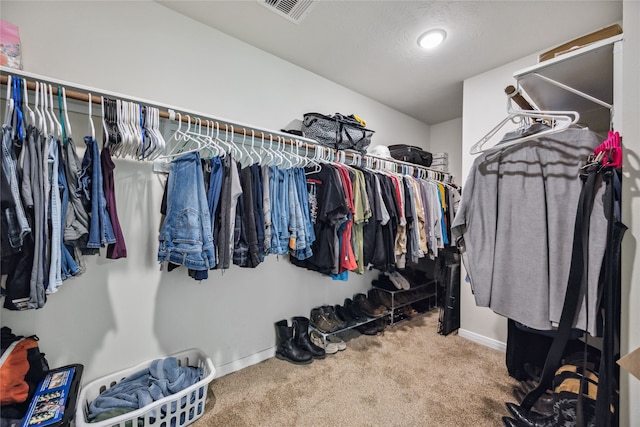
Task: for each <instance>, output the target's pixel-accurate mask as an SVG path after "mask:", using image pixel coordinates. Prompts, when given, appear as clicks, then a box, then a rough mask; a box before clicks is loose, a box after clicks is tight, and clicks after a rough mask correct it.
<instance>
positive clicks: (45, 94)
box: [40, 83, 54, 135]
mask: <svg viewBox="0 0 640 427" xmlns="http://www.w3.org/2000/svg"><path fill="white" fill-rule="evenodd" d="M41 85H42V90H41V92H40V96H41V97H44V104H43V109H42V111H43V112H44V116H45V119H46V120H45V123H46V125H45V131H46V132H45V135H49V134H53V132H54V126H53V119H52V118H51V113H50V112H49V99H48V98H49V94H48V90H47V85H46V84H45V83H41ZM47 121H48V123H47ZM47 125H48V126H47Z"/></svg>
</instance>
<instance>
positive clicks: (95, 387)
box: [75, 349, 216, 427]
mask: <svg viewBox="0 0 640 427" xmlns="http://www.w3.org/2000/svg"><path fill="white" fill-rule="evenodd" d="M171 356H173V357H175V358H176V359H178V364H179V365H180V366H193V367H198V368H203V372H204V378H203V379H202V380H200V381H198V382H197V383H195V384H193V385H191V386H189V387H187V388H185V389H184V390H182V391H181V392H179V393H175V394H172V395H171V396H166V397H164V398H162V399H160V400H156V401H155V402H153V403H151V404H149V405H147V406H145V407H143V408H140V409H136V410H135V411H132V412H128V413H126V414H123V415H120V416H117V417H113V418H109V419H107V420H104V421H100V422H95V423H90V422H89V421H88V420H87V414H88V410H89V403H91V402H92V401H93V400H94V399H95V398H96V397H98V396H99V395H100V393H102V392H104V391H105V390H107V389H109V388H111V387H113V386H115V385H116V384H118V383H119V382H120V381H122V380H123V379H125V378H126V377H128V376H129V375H132V374H134V373H136V372H138V371H140V370H142V369H144V368H148V367H149V366H151V362H153V360H156V359H157V358H156V359H152V360H149V361H147V362H144V363H140V364H139V365H136V366H133V367H131V368H128V369H125V370H122V371H118V372H114V373H113V374H110V375H107V376H104V377H102V378H98V379H96V380H93V381H91V382H90V383H88V384H87V385H85V386H84V387H83V388H82V390H81V391H80V397H79V399H78V406H77V408H76V417H75V418H76V419H75V423H76V426H79V427H111V426H113V427H150V426H159V427H180V426H186V425H188V424H191V423H192V422H194V421H195V420H197V419H198V418H200V417H201V416H202V414H203V413H204V404H205V401H206V399H207V389H208V385H209V383H210V382H211V381H212V380H213V377H214V376H215V373H216V370H215V368H214V366H213V362H212V361H211V359H210V358H209V357H208V356H207V355H206V354H204V353H203V352H202V351H201V350H198V349H190V350H185V351H182V352H180V353H176V354H172V355H171ZM183 398H184V399H183Z"/></svg>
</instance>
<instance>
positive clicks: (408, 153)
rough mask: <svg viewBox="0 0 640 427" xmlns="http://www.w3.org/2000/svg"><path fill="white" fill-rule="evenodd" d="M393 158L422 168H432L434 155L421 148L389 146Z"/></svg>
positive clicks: (399, 145) (401, 145)
mask: <svg viewBox="0 0 640 427" xmlns="http://www.w3.org/2000/svg"><path fill="white" fill-rule="evenodd" d="M389 152H390V153H391V157H393V158H394V159H396V160H401V161H403V162H408V163H413V164H416V165H420V166H427V167H429V166H431V162H432V161H433V155H432V154H431V153H429V152H428V151H424V150H423V149H422V148H420V147H416V146H413V145H406V144H395V145H390V146H389Z"/></svg>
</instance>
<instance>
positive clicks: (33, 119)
mask: <svg viewBox="0 0 640 427" xmlns="http://www.w3.org/2000/svg"><path fill="white" fill-rule="evenodd" d="M22 87H23V88H24V106H25V107H26V109H27V112H28V113H29V124H32V125H35V123H36V116H35V113H34V112H33V110H32V109H31V108H30V107H29V91H28V90H27V79H22Z"/></svg>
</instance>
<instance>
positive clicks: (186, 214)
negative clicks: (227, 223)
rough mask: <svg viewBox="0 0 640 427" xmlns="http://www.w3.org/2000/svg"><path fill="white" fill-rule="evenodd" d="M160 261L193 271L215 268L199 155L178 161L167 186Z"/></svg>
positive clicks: (159, 253)
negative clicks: (182, 266)
mask: <svg viewBox="0 0 640 427" xmlns="http://www.w3.org/2000/svg"><path fill="white" fill-rule="evenodd" d="M158 261H161V262H162V261H169V262H172V263H174V264H180V265H184V266H185V267H187V268H190V269H193V270H208V269H210V268H213V267H214V266H215V256H214V252H213V239H212V233H211V219H210V215H209V206H208V205H207V196H206V194H205V191H204V178H203V176H202V168H201V166H200V154H198V153H197V152H193V153H187V154H185V155H183V156H180V157H178V158H175V159H174V160H173V161H172V162H171V166H170V169H169V180H168V182H167V215H166V218H165V220H164V222H163V223H162V229H161V230H160V235H159V248H158Z"/></svg>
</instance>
